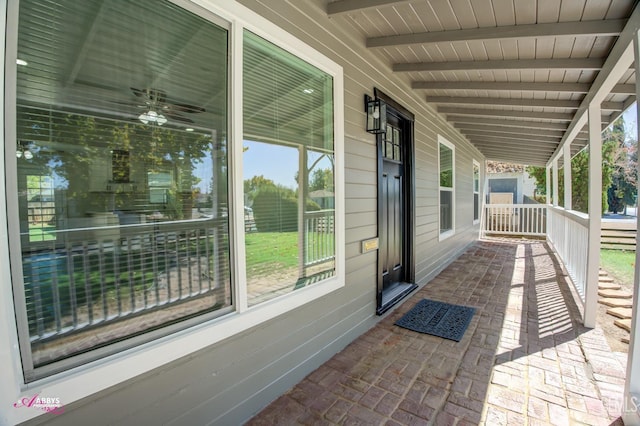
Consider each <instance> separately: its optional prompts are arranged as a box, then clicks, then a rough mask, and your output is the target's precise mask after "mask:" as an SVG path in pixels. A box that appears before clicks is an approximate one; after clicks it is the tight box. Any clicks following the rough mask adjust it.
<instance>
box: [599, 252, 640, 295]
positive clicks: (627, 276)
mask: <svg viewBox="0 0 640 426" xmlns="http://www.w3.org/2000/svg"><path fill="white" fill-rule="evenodd" d="M635 262H636V253H635V251H626V250H600V267H602V269H604V270H605V271H607V273H608V274H609V275H611V277H613V278H615V279H616V280H618V281H620V283H622V284H626V285H628V286H633V272H634V268H635Z"/></svg>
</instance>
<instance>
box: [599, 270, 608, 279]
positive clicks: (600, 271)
mask: <svg viewBox="0 0 640 426" xmlns="http://www.w3.org/2000/svg"><path fill="white" fill-rule="evenodd" d="M598 275H600V276H603V275H604V276H605V277H606V276H607V271H603V270H602V269H599V270H598Z"/></svg>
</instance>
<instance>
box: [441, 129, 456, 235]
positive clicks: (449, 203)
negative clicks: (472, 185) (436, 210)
mask: <svg viewBox="0 0 640 426" xmlns="http://www.w3.org/2000/svg"><path fill="white" fill-rule="evenodd" d="M438 147H439V156H438V172H439V179H440V240H443V239H445V238H448V237H450V236H451V235H453V234H454V232H455V231H454V217H455V146H454V145H453V144H452V143H451V142H449V141H447V140H446V139H445V138H443V137H442V136H438Z"/></svg>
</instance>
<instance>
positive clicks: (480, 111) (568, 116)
mask: <svg viewBox="0 0 640 426" xmlns="http://www.w3.org/2000/svg"><path fill="white" fill-rule="evenodd" d="M438 112H439V113H442V114H456V115H459V114H464V115H477V116H484V117H518V118H534V119H541V120H551V121H571V120H573V113H564V112H535V111H513V110H504V109H484V108H457V107H438Z"/></svg>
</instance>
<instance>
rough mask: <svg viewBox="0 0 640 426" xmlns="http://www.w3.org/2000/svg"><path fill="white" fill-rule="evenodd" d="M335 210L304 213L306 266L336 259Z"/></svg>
mask: <svg viewBox="0 0 640 426" xmlns="http://www.w3.org/2000/svg"><path fill="white" fill-rule="evenodd" d="M334 223H335V210H333V209H327V210H318V211H311V212H305V213H304V232H305V235H304V239H305V243H304V266H305V268H306V267H310V266H313V265H317V264H320V263H324V262H327V261H330V260H333V258H334V257H335V254H336V252H335V231H334Z"/></svg>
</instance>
